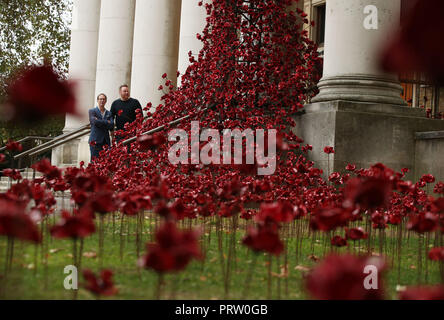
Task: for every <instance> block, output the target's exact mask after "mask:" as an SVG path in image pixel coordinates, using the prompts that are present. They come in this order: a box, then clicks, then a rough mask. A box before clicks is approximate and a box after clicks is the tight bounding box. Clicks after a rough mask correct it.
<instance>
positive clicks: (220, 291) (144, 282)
mask: <svg viewBox="0 0 444 320" xmlns="http://www.w3.org/2000/svg"><path fill="white" fill-rule="evenodd" d="M198 223H199V221H196V222H195V224H198ZM207 223H209V221H207ZM211 223H213V224H214V222H211ZM119 225H120V222H119V221H117V222H116V227H115V230H114V231H115V232H114V234H113V230H112V223H111V222H107V224H106V230H105V246H104V261H103V266H104V268H110V269H112V270H113V272H114V281H115V284H116V286H117V288H118V289H119V293H118V295H116V296H114V297H113V298H114V299H153V298H154V292H155V288H156V284H157V281H158V277H157V274H156V273H155V272H153V271H150V270H143V269H142V270H138V269H137V267H136V261H137V256H136V245H135V235H134V226H135V224H134V223H133V222H131V223H130V232H129V235H128V234H126V233H125V236H124V238H123V239H124V251H123V252H124V254H123V259H121V258H120V235H119ZM154 225H155V222H154V221H151V220H145V229H144V234H143V243H145V242H146V241H149V240H150V239H151V234H150V231H151V230H153V229H154V228H153V227H154ZM212 228H213V229H212V231H211V242H210V245H209V246H208V249H207V250H206V259H205V260H204V263H202V262H200V261H193V262H192V263H191V264H189V265H188V267H187V268H186V269H185V271H183V272H181V273H178V274H169V275H167V276H166V277H165V285H164V287H163V292H162V298H163V299H170V298H172V297H174V298H176V299H224V298H225V295H224V280H223V276H222V266H221V263H220V255H219V250H218V243H217V236H216V232H215V227H214V226H213V227H212ZM127 231H128V230H125V232H127ZM207 231H208V228H207ZM244 234H245V232H244V226H241V227H240V228H239V230H238V232H237V233H236V241H237V245H236V254H235V260H234V262H233V271H232V278H231V287H230V291H229V296H228V298H230V299H240V298H241V297H242V292H243V289H244V286H245V283H246V278H247V274H248V273H249V272H250V268H251V264H252V262H253V253H252V252H251V251H249V250H248V249H247V248H246V247H245V246H243V245H242V244H241V241H242V238H243V236H244ZM335 234H337V233H335ZM390 235H391V233H390V231H387V236H386V238H385V243H386V246H387V249H388V250H389V251H390V250H391V246H390V245H391V243H392V241H394V239H393V238H391V237H390ZM229 238H230V234H229V233H228V232H227V231H226V230H225V233H224V239H223V243H224V255H225V257H226V256H227V255H228V249H227V248H228V246H227V243H228V240H229ZM204 239H205V241H206V243H207V244H208V239H209V234H208V232H207V234H205V235H204ZM45 241H48V242H47V243H48V251H49V250H52V253H49V255H48V266H47V268H45V267H44V265H43V264H42V261H43V259H42V257H43V255H42V249H41V246H38V247H36V246H34V245H32V244H29V243H24V242H18V243H16V244H15V249H14V250H15V251H14V260H13V267H12V268H13V270H12V271H11V273H9V274H8V276H7V278H6V279H5V278H3V279H2V280H0V299H72V291H68V290H65V289H64V287H63V281H64V278H65V277H66V276H67V275H66V274H64V273H63V270H64V267H65V266H67V265H70V264H72V257H71V256H70V254H71V252H72V241H70V240H68V239H67V240H56V239H51V238H49V239H48V240H45ZM312 241H313V239H312V238H311V237H308V236H307V235H305V237H304V238H303V240H302V251H301V252H300V254H299V255H298V257H297V255H296V240H295V239H294V238H293V239H290V240H289V241H288V262H289V266H288V276H285V275H284V274H283V261H284V257H283V256H281V257H280V260H279V266H278V264H277V259H276V258H273V262H272V269H273V273H274V274H273V277H272V298H273V299H277V298H278V297H279V296H278V292H279V290H278V286H280V298H282V299H307V298H308V297H307V295H306V294H305V292H304V290H303V275H304V273H306V272H307V271H306V270H305V268H311V267H312V266H314V265H315V264H316V262H314V261H313V260H312V259H310V258H309V256H310V255H311V254H312V253H313V254H314V255H315V256H317V257H319V258H321V257H322V256H323V254H324V251H325V253H328V251H329V250H331V249H330V246H329V245H328V246H327V247H326V249H324V248H325V246H324V245H323V241H324V239H323V238H320V236H319V235H317V239H316V240H315V241H314V246H313V250H314V251H313V252H312V249H311V248H312ZM432 242H433V241H430V245H429V246H432ZM378 243H379V242H378V238H376V239H374V243H373V247H374V249H373V251H376V252H377V251H378ZM36 250H37V251H36ZM97 250H98V234H97V233H96V234H94V235H93V236H91V237H88V238H86V239H85V241H84V250H83V253H89V252H95V253H97ZM335 250H336V251H337V252H347V251H350V252H352V253H353V252H358V251H359V250H361V251H362V252H365V250H366V243H365V242H361V243H360V246H358V244H356V246H355V245H353V243H350V245H349V248H340V249H335ZM402 250H403V253H402V261H401V273H400V281H399V283H398V281H397V265H396V263H395V265H394V266H393V267H391V268H390V270H389V272H388V273H387V274H386V277H385V287H386V288H387V292H388V298H391V299H393V298H396V296H397V292H396V285H397V284H399V285H415V284H417V271H418V270H417V267H418V266H417V264H418V258H417V251H418V240H417V237H416V236H415V235H413V234H412V235H411V236H410V240H409V241H408V239H407V238H404V240H403V245H402ZM5 252H6V239H5V238H4V237H3V238H0V274H3V270H4V261H5ZM144 252H145V247H144V246H142V251H141V254H144ZM36 253H37V260H36ZM389 254H390V252H389ZM388 260H389V264H390V262H391V257H390V255H389V259H388ZM35 261H37V264H35ZM225 261H226V258H225ZM267 261H268V256H267V255H265V254H258V258H257V263H256V265H255V270H254V273H253V278H252V281H251V282H250V289H249V294H248V296H247V298H248V299H267ZM395 262H396V261H395ZM424 264H425V260H424V261H423V267H422V268H423V272H422V277H423V278H422V282H423V283H425V282H426V281H425V279H424V278H425V270H424V268H425V265H424ZM82 268H90V269H92V270H93V271H95V272H97V271H98V270H99V269H98V258H97V257H95V258H94V257H92V258H91V257H85V256H84V257H82ZM415 268H416V269H415ZM45 270H46V275H47V276H46V277H45ZM278 275H281V276H278ZM82 281H83V277H82V276H81V275H80V274H79V283H80V284H81V282H82ZM440 281H441V278H440V273H439V266H438V264H437V263H435V262H432V261H429V262H428V279H427V283H429V284H437V283H440ZM287 288H288V289H287ZM94 298H95V297H94V296H93V295H92V294H91V293H89V292H87V291H86V290H85V289H83V288H80V290H79V292H78V299H94Z"/></svg>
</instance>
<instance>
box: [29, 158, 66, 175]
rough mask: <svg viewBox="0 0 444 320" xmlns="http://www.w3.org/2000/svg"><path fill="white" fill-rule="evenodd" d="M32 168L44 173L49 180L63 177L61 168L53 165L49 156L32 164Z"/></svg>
mask: <svg viewBox="0 0 444 320" xmlns="http://www.w3.org/2000/svg"><path fill="white" fill-rule="evenodd" d="M31 168H33V169H35V170H36V171H38V172H41V173H43V174H44V175H45V177H46V178H47V179H48V180H53V179H60V178H61V177H62V172H61V171H60V169H59V168H57V167H56V166H53V165H51V162H50V161H49V159H47V158H44V159H42V160H40V161H39V162H37V163H34V164H33V165H31Z"/></svg>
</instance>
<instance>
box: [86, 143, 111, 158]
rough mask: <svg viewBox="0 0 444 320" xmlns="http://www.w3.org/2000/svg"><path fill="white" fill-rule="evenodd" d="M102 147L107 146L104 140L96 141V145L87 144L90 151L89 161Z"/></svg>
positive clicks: (96, 156) (96, 155)
mask: <svg viewBox="0 0 444 320" xmlns="http://www.w3.org/2000/svg"><path fill="white" fill-rule="evenodd" d="M103 147H106V148H108V147H109V145H108V144H107V143H106V142H103V143H96V145H94V146H92V145H89V150H90V151H91V161H93V160H94V159H96V158H98V157H99V153H100V151H102V150H103Z"/></svg>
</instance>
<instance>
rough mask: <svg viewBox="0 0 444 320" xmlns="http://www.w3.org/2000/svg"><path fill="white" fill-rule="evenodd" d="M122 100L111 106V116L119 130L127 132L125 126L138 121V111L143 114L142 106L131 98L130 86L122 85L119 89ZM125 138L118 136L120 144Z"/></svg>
mask: <svg viewBox="0 0 444 320" xmlns="http://www.w3.org/2000/svg"><path fill="white" fill-rule="evenodd" d="M119 94H120V99H117V100H115V101H114V102H113V103H112V105H111V110H110V111H111V115H112V118H113V120H115V123H116V129H117V130H125V124H127V123H131V122H133V121H134V120H136V110H140V113H141V114H143V113H142V112H143V111H142V106H141V105H140V102H139V101H138V100H137V99H133V98H130V92H129V88H128V85H126V84H124V85H121V86H120V88H119ZM122 138H123V137H119V136H116V141H117V142H119V141H120V140H121V139H122Z"/></svg>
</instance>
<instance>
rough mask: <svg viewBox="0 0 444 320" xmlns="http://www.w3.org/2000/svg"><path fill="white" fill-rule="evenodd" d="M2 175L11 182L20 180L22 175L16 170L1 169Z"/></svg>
mask: <svg viewBox="0 0 444 320" xmlns="http://www.w3.org/2000/svg"><path fill="white" fill-rule="evenodd" d="M3 175H4V176H5V177H10V178H11V179H12V180H21V179H22V175H21V174H20V171H18V170H17V169H10V168H8V169H3Z"/></svg>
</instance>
